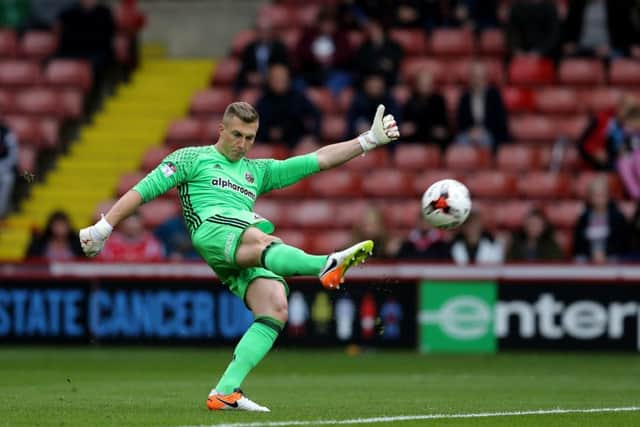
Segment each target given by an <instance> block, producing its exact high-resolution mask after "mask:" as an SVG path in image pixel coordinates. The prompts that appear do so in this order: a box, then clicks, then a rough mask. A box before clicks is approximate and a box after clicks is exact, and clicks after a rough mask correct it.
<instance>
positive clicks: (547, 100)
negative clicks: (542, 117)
mask: <svg viewBox="0 0 640 427" xmlns="http://www.w3.org/2000/svg"><path fill="white" fill-rule="evenodd" d="M536 106H537V108H538V111H540V112H541V113H545V114H575V113H577V112H579V111H580V110H581V104H580V103H579V102H578V96H577V94H576V92H575V91H573V90H572V89H569V88H566V87H564V88H563V87H555V88H546V89H541V90H540V91H538V92H537V93H536Z"/></svg>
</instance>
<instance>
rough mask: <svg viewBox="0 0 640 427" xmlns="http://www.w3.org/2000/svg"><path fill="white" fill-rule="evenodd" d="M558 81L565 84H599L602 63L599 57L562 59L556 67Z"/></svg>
mask: <svg viewBox="0 0 640 427" xmlns="http://www.w3.org/2000/svg"><path fill="white" fill-rule="evenodd" d="M558 81H559V82H560V83H562V84H567V85H592V86H597V85H601V84H603V83H604V65H603V64H602V61H600V60H599V59H578V58H569V59H564V60H563V61H562V62H561V63H560V67H559V68H558Z"/></svg>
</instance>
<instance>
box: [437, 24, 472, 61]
mask: <svg viewBox="0 0 640 427" xmlns="http://www.w3.org/2000/svg"><path fill="white" fill-rule="evenodd" d="M430 41H431V43H430V45H431V53H432V54H433V55H436V56H470V55H472V54H473V47H474V38H473V34H472V33H471V31H468V30H464V29H452V28H441V29H435V30H433V33H432V34H431V40H430Z"/></svg>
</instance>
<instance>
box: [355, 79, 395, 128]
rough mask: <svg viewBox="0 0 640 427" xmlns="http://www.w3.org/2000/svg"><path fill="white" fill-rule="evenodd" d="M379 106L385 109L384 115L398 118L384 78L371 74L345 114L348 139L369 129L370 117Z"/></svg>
mask: <svg viewBox="0 0 640 427" xmlns="http://www.w3.org/2000/svg"><path fill="white" fill-rule="evenodd" d="M380 104H383V105H384V106H385V107H386V110H385V114H393V115H394V116H395V117H396V118H397V117H398V115H397V107H396V103H395V100H394V99H393V97H392V96H391V94H390V93H389V90H388V89H387V85H386V83H385V81H384V77H383V76H382V75H381V74H371V75H370V76H368V77H367V78H365V80H364V82H363V83H362V90H359V91H358V92H357V93H356V95H355V96H354V98H353V102H352V103H351V107H350V108H349V112H348V113H347V123H348V130H347V132H348V135H350V136H349V137H352V136H353V135H359V134H361V133H362V132H366V131H367V130H368V129H369V128H370V127H371V117H373V116H374V115H375V113H376V109H377V108H378V105H380Z"/></svg>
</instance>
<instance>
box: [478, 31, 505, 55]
mask: <svg viewBox="0 0 640 427" xmlns="http://www.w3.org/2000/svg"><path fill="white" fill-rule="evenodd" d="M505 52H506V48H505V40H504V33H503V31H502V30H500V29H488V30H484V31H483V32H482V34H481V35H480V53H481V54H482V55H485V56H495V57H498V58H502V57H503V56H504V54H505Z"/></svg>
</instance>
